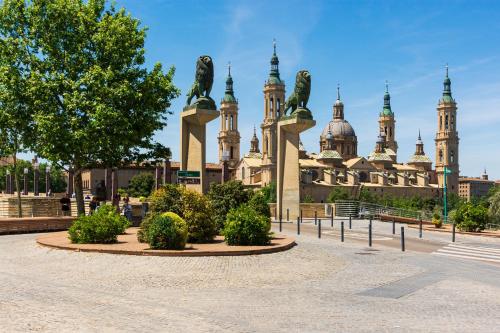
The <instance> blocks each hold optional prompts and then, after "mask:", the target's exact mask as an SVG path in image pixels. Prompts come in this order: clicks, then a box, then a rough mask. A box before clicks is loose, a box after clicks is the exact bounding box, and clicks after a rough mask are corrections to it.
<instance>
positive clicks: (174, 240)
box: [147, 212, 188, 250]
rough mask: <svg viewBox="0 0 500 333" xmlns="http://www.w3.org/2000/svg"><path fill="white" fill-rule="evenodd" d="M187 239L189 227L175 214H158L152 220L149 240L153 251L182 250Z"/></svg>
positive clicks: (148, 232)
mask: <svg viewBox="0 0 500 333" xmlns="http://www.w3.org/2000/svg"><path fill="white" fill-rule="evenodd" d="M187 237H188V226H187V224H186V222H185V221H184V220H183V219H182V218H181V217H180V216H179V215H177V214H175V213H172V212H168V213H163V214H157V215H154V216H153V217H152V218H151V219H150V222H149V226H148V229H147V240H148V243H149V246H150V247H151V248H152V249H169V250H182V249H184V246H186V241H187Z"/></svg>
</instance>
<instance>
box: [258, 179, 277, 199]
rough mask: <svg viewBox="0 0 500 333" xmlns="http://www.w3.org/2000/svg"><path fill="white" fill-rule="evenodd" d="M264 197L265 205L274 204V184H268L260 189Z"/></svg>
mask: <svg viewBox="0 0 500 333" xmlns="http://www.w3.org/2000/svg"><path fill="white" fill-rule="evenodd" d="M260 190H261V191H262V194H264V197H265V198H266V202H267V203H276V201H277V200H276V191H277V187H276V182H270V183H269V184H268V185H266V186H264V187H263V188H261V189H260Z"/></svg>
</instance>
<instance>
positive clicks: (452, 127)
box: [450, 115, 455, 131]
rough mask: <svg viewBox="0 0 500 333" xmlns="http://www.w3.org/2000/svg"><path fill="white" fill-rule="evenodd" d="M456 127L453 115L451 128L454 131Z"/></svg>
mask: <svg viewBox="0 0 500 333" xmlns="http://www.w3.org/2000/svg"><path fill="white" fill-rule="evenodd" d="M454 128H455V116H454V115H451V126H450V129H451V130H452V131H453V129H454Z"/></svg>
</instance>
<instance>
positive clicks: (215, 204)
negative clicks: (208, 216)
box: [207, 180, 251, 231]
mask: <svg viewBox="0 0 500 333" xmlns="http://www.w3.org/2000/svg"><path fill="white" fill-rule="evenodd" d="M207 196H208V199H210V203H211V205H212V209H213V212H214V214H213V215H214V219H215V222H216V224H217V231H222V229H224V222H225V221H226V215H227V213H228V212H229V211H230V210H231V209H233V208H237V207H238V206H239V205H241V204H243V203H246V202H248V200H249V199H250V196H251V192H250V191H249V190H247V189H245V187H244V186H243V183H242V182H240V181H236V180H231V181H228V182H225V183H224V184H216V183H212V184H211V185H210V190H209V191H208V193H207Z"/></svg>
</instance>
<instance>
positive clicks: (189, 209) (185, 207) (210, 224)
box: [181, 188, 217, 243]
mask: <svg viewBox="0 0 500 333" xmlns="http://www.w3.org/2000/svg"><path fill="white" fill-rule="evenodd" d="M181 202H182V214H181V216H182V217H183V218H184V220H185V221H186V223H187V225H188V232H189V235H188V240H189V242H192V243H201V242H209V241H212V240H213V239H214V237H215V235H217V225H216V222H215V219H214V213H213V210H212V206H211V204H210V201H209V200H208V198H207V197H206V196H204V195H203V194H200V193H198V192H195V191H192V190H187V189H184V188H182V189H181Z"/></svg>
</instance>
